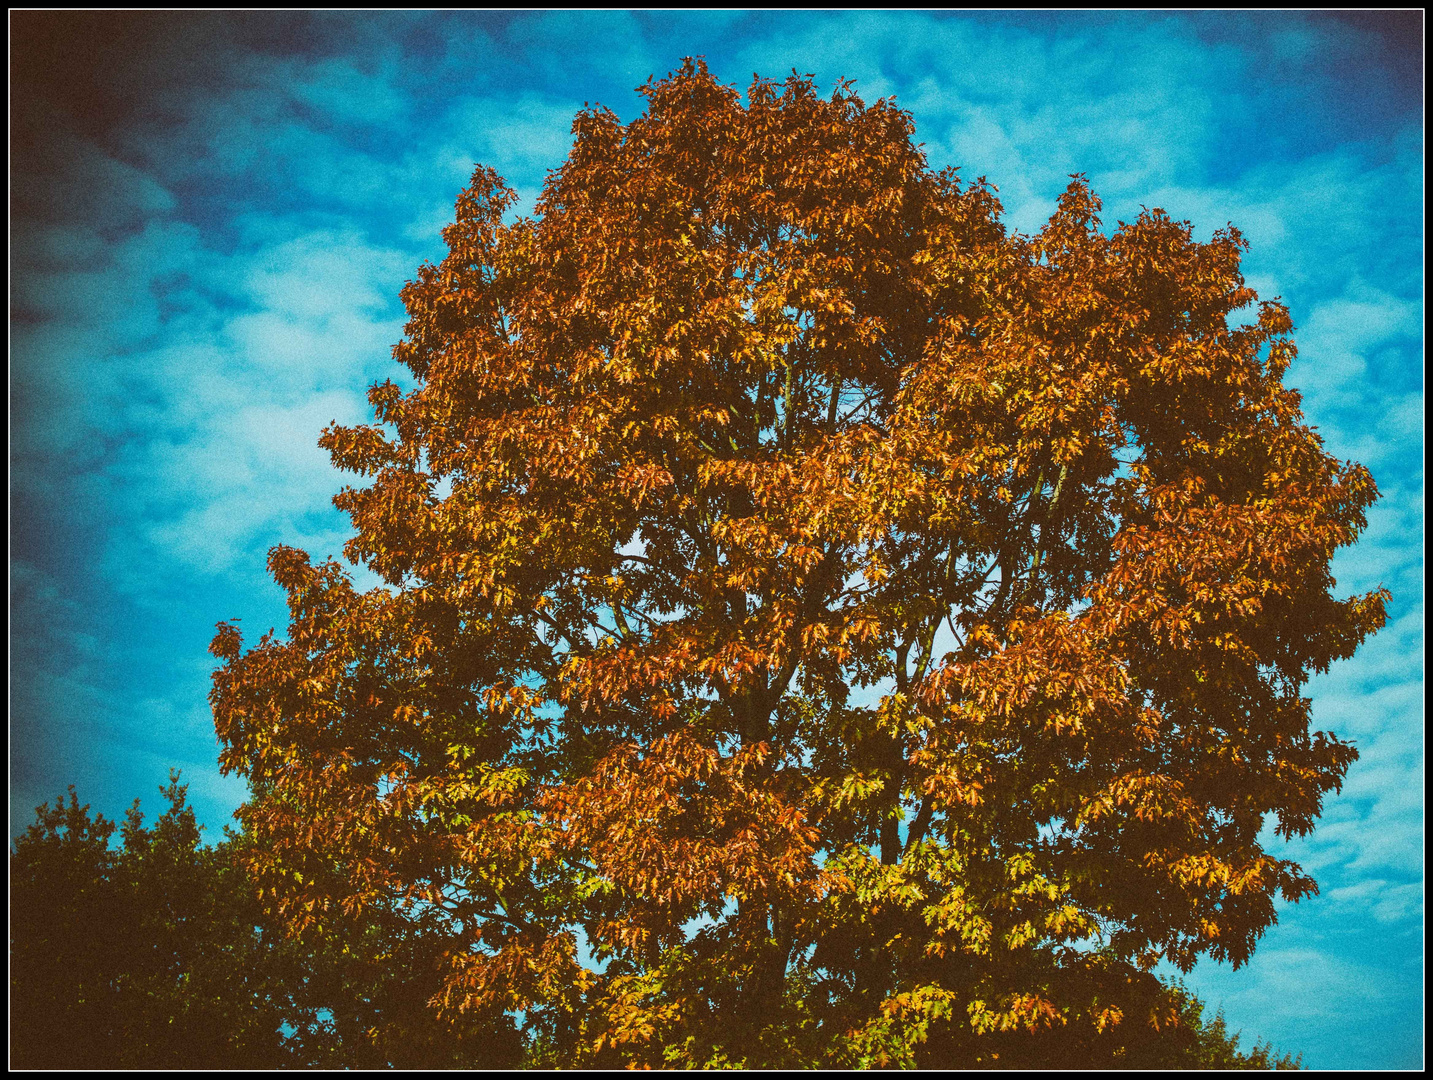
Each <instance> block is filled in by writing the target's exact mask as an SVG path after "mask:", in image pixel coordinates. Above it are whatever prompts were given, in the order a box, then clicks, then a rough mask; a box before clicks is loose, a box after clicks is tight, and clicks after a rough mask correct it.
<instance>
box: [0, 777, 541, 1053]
mask: <svg viewBox="0 0 1433 1080" xmlns="http://www.w3.org/2000/svg"><path fill="white" fill-rule="evenodd" d="M160 791H161V793H162V794H163V795H164V797H165V799H166V800H168V803H169V808H168V810H166V811H165V813H164V814H163V815H161V816H160V818H159V819H158V820H157V821H156V822H155V824H154V826H153V828H146V827H145V825H144V818H143V815H142V814H141V813H140V811H139V802H138V800H136V801H135V804H134V806H133V807H131V809H130V810H129V811H128V813H127V814H126V815H125V821H124V824H123V825H122V826H120V827H119V834H120V838H121V840H122V843H121V844H120V845H118V846H114V845H112V843H111V841H112V840H113V838H114V834H115V832H116V826H115V823H114V822H111V821H108V820H106V819H105V818H104V817H103V816H102V815H99V814H96V815H94V816H93V817H91V816H90V813H89V807H88V806H86V805H81V804H80V802H79V799H78V797H77V796H76V794H75V790H74V788H73V787H71V788H70V791H69V800H68V802H66V800H65V799H64V798H63V797H61V798H59V799H56V800H55V803H54V805H53V806H51V805H49V804H46V805H43V806H40V807H38V808H37V811H36V821H35V822H34V823H33V824H32V825H31V826H30V827H29V828H28V829H27V830H26V832H25V834H24V835H23V836H21V837H20V838H19V839H17V840H16V841H15V844H14V850H13V852H12V854H11V859H10V866H11V869H10V877H11V894H10V896H11V901H10V904H11V906H10V957H11V967H10V991H11V993H10V1002H11V1006H10V1008H11V1013H10V1020H11V1060H12V1064H13V1065H15V1066H16V1067H20V1068H274V1067H279V1066H292V1067H303V1066H324V1067H334V1068H344V1067H349V1068H381V1067H400V1068H404V1067H406V1068H416V1067H444V1066H454V1065H460V1064H464V1063H467V1062H469V1061H471V1060H474V1059H480V1060H486V1061H493V1062H495V1063H502V1064H509V1063H512V1062H514V1061H515V1060H516V1057H517V1054H518V1044H517V1040H516V1034H515V1032H513V1031H511V1030H508V1031H507V1032H506V1037H505V1033H504V1032H503V1031H498V1030H494V1029H493V1028H492V1026H491V1025H487V1026H484V1025H482V1024H480V1023H477V1022H472V1023H467V1024H466V1025H465V1024H462V1023H457V1024H454V1023H449V1022H447V1021H445V1020H442V1019H440V1018H439V1017H438V1016H437V1015H436V1014H435V1013H434V1012H433V1011H432V1010H430V1009H428V1008H427V1003H428V999H429V998H430V997H432V996H433V994H435V993H436V992H437V990H438V988H439V972H438V969H437V966H436V963H435V961H434V960H433V958H432V957H431V956H430V955H427V954H425V953H424V946H423V943H422V941H421V939H420V938H419V937H418V936H416V935H414V934H413V933H411V932H409V931H408V929H407V928H406V927H405V926H404V925H403V924H402V922H401V920H397V919H395V918H393V917H391V913H390V916H389V917H387V918H384V917H382V913H370V916H369V918H368V919H367V920H366V921H365V922H364V923H363V924H361V925H360V924H359V923H357V922H350V923H348V924H345V925H344V926H342V927H341V928H340V929H341V931H342V932H332V931H330V932H328V933H325V934H322V935H320V934H317V933H313V934H309V935H307V936H306V937H305V938H304V939H303V940H294V939H290V938H288V937H286V936H285V935H284V933H283V932H282V930H280V929H279V928H278V927H277V926H276V925H275V924H274V923H273V921H272V920H270V919H269V918H267V917H266V915H265V914H264V911H263V907H262V905H261V903H260V896H259V890H258V887H257V886H256V885H255V884H254V883H253V882H252V881H251V880H250V878H249V877H248V876H247V874H246V872H245V871H244V870H243V869H242V864H241V861H240V856H242V855H252V847H253V844H254V841H253V837H252V835H250V834H248V833H247V832H244V833H235V832H232V831H230V830H226V835H225V838H224V840H223V842H221V843H220V844H218V845H216V846H212V847H206V846H204V845H203V844H202V843H201V829H202V827H201V826H200V825H199V824H198V823H197V821H196V820H195V816H194V810H193V808H192V807H190V806H189V805H188V802H187V799H186V792H187V785H185V784H181V783H179V776H178V773H175V772H171V774H170V780H169V784H168V785H166V786H163V787H161V788H160ZM508 1028H509V1029H511V1024H508Z"/></svg>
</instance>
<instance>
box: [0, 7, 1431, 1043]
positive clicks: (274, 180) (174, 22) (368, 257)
mask: <svg viewBox="0 0 1433 1080" xmlns="http://www.w3.org/2000/svg"><path fill="white" fill-rule="evenodd" d="M11 20H12V94H13V95H14V100H15V112H14V117H15V120H14V126H13V128H12V172H11V184H12V211H13V216H12V231H11V240H12V256H11V258H12V263H11V266H12V275H13V283H12V316H11V377H10V419H11V444H10V455H11V456H10V463H11V474H10V512H11V562H10V588H11V627H12V629H11V641H10V664H11V728H10V732H11V757H10V778H11V802H10V808H11V815H12V817H11V833H12V835H13V834H14V833H16V832H17V831H19V830H21V829H23V827H24V825H25V824H26V823H27V822H28V821H29V820H30V819H31V817H32V808H33V807H34V806H36V805H38V804H39V803H40V802H42V801H44V800H46V799H49V798H52V797H53V796H54V795H55V794H57V793H58V792H60V791H63V790H64V787H65V785H66V784H69V783H74V784H76V785H77V787H78V790H79V793H80V796H81V798H82V799H84V800H87V801H89V802H90V803H92V804H93V805H94V806H95V807H96V808H98V809H100V810H102V811H103V812H105V813H106V814H107V815H109V816H117V815H118V814H120V813H121V812H122V811H123V808H124V807H125V806H127V805H128V803H129V802H130V801H131V800H132V799H133V798H134V797H135V796H136V795H143V796H144V797H145V804H146V807H147V808H150V809H151V812H153V810H154V809H155V808H156V806H157V803H159V802H160V800H158V799H157V792H156V787H157V785H158V784H160V783H161V782H162V781H163V780H164V779H165V777H166V775H167V770H168V769H169V767H170V766H179V767H181V768H182V769H183V770H184V776H185V778H186V779H187V780H188V781H189V782H190V785H191V786H190V797H191V800H192V801H193V802H194V804H195V806H196V808H197V810H198V812H199V814H200V818H201V820H202V821H204V822H206V823H207V825H208V827H209V830H210V835H211V836H215V837H217V835H218V832H219V830H220V828H221V827H222V825H223V824H224V823H225V822H226V821H228V820H229V815H230V813H231V812H232V811H233V809H234V808H235V807H236V806H237V805H238V803H239V802H240V801H241V800H242V799H243V797H244V794H245V792H244V788H243V786H242V783H241V782H240V781H238V780H236V779H234V778H232V777H231V778H223V777H220V776H219V774H218V770H217V767H216V766H215V764H214V762H215V756H216V754H217V745H216V742H215V739H214V734H213V727H212V721H211V718H210V715H209V711H208V706H207V702H206V699H205V695H206V693H207V690H208V678H209V673H210V671H211V670H212V667H213V661H212V659H211V658H210V657H209V656H208V654H207V653H206V651H205V647H206V645H207V644H208V641H209V639H210V637H211V636H212V634H213V629H214V624H215V622H217V621H218V620H220V619H227V618H230V617H235V616H238V617H242V619H243V624H242V625H243V626H244V627H246V628H247V636H248V637H249V638H250V639H251V640H252V639H253V638H255V637H257V635H258V634H259V633H261V632H262V631H263V630H265V629H267V628H268V627H270V626H277V627H278V628H280V629H281V630H282V628H283V626H284V614H285V612H284V608H283V603H282V596H281V593H280V591H279V589H278V587H277V586H275V585H274V584H273V583H272V582H271V581H270V580H269V579H268V578H267V575H266V574H265V572H264V556H265V552H266V551H267V549H268V548H269V547H270V546H271V545H272V544H274V543H278V542H283V543H288V544H294V545H298V546H300V547H304V548H306V549H308V550H309V551H310V552H312V553H313V554H314V555H315V556H317V557H323V556H327V555H337V554H338V553H339V547H340V545H341V544H342V542H343V540H344V539H345V537H346V535H347V529H346V525H347V522H346V519H345V518H343V517H342V516H341V515H339V514H338V512H337V511H335V510H333V509H332V507H331V506H330V503H329V499H330V497H331V496H332V494H333V493H334V492H335V491H336V490H337V489H338V487H339V486H340V485H341V484H342V483H344V482H345V479H346V478H345V477H343V476H342V475H341V474H338V473H337V472H335V471H334V470H333V468H332V467H331V466H330V465H329V464H328V460H327V455H325V454H324V453H323V452H322V451H320V450H319V449H318V448H317V446H316V445H315V442H316V439H317V437H318V434H319V431H320V429H321V428H322V427H323V426H325V425H326V424H327V423H329V422H330V421H332V420H338V421H339V422H342V423H354V422H361V421H362V420H364V419H366V418H367V406H366V403H365V400H364V389H365V387H366V385H367V384H368V383H369V382H371V381H373V380H374V379H377V378H383V377H388V376H390V375H393V376H395V377H396V374H397V372H396V370H395V369H396V366H395V365H394V364H393V362H392V361H391V359H390V358H389V349H390V347H391V346H392V345H393V343H394V342H396V341H397V340H398V339H399V337H400V336H401V332H402V322H403V318H402V309H401V306H400V304H399V302H398V290H399V289H400V287H401V286H402V285H403V283H404V281H405V280H407V279H408V278H409V277H411V276H412V275H413V273H414V271H415V270H416V268H417V266H418V265H419V263H420V262H422V261H423V260H424V259H433V260H435V261H436V260H437V259H439V258H440V257H441V255H442V253H443V248H442V244H441V240H440V238H439V229H440V228H441V227H442V226H443V225H444V224H445V223H446V222H448V221H449V220H451V217H452V205H453V199H454V197H455V196H456V194H457V192H458V191H459V190H460V188H461V187H462V186H463V185H464V183H465V182H466V181H467V178H468V176H469V175H470V173H471V172H472V169H473V165H474V163H475V162H482V163H484V164H488V165H492V166H494V167H495V168H497V169H498V171H499V172H500V173H502V174H503V175H504V176H505V177H506V178H507V180H508V182H509V183H510V184H512V185H513V186H514V187H515V188H516V189H517V190H518V192H519V193H520V194H521V195H522V197H523V208H524V209H525V210H528V209H530V208H531V206H532V203H533V199H534V197H535V196H536V194H537V192H538V190H539V189H540V188H541V185H542V181H543V177H544V175H545V173H546V171H547V170H548V169H551V168H554V167H556V166H557V165H559V164H560V163H561V161H562V160H563V158H564V156H565V154H566V151H567V147H568V145H569V143H570V136H569V130H568V129H569V125H570V123H571V120H572V117H573V114H574V113H575V112H576V111H577V110H578V109H579V108H581V107H582V105H583V104H584V103H585V102H601V103H602V104H604V105H607V106H609V107H611V108H612V109H614V110H615V111H616V112H617V113H618V115H619V116H620V117H621V118H622V119H623V120H624V121H626V120H630V119H632V118H633V117H634V116H635V115H637V113H638V112H639V110H640V107H641V101H642V99H641V98H640V96H639V95H638V94H637V93H636V92H635V88H636V87H637V86H638V85H640V84H641V83H643V82H644V81H645V80H646V79H647V78H648V77H649V76H653V75H655V76H657V77H658V78H660V77H661V76H663V75H665V74H666V73H668V72H669V71H671V70H672V69H674V68H675V67H677V66H678V65H679V64H680V61H681V58H682V57H683V56H687V55H702V56H705V57H706V58H707V62H708V64H709V66H710V68H711V70H712V71H713V73H714V74H715V75H716V76H717V77H718V78H719V79H721V80H722V81H724V82H727V83H731V84H735V85H736V86H737V87H738V88H740V89H742V90H745V88H746V87H747V86H748V85H749V83H750V81H751V78H752V75H753V73H760V74H761V75H762V76H765V77H771V78H776V79H780V78H782V77H784V76H785V75H787V74H789V73H790V72H791V70H792V69H793V68H795V69H797V70H798V71H800V72H802V73H807V72H809V73H812V74H813V75H815V77H816V79H817V81H818V83H819V84H820V85H822V86H823V87H827V88H829V87H830V86H831V84H832V83H833V82H834V81H835V80H836V79H837V78H841V77H848V78H853V79H855V80H856V88H857V90H858V92H860V93H861V94H862V95H863V96H864V97H866V98H867V100H870V99H873V98H876V97H881V96H886V95H892V94H893V95H895V97H896V100H897V102H898V103H899V104H900V105H901V106H902V107H904V108H906V109H908V110H910V112H911V113H912V114H913V116H914V118H915V123H916V138H917V139H918V140H920V141H923V142H924V143H925V150H926V153H927V155H928V158H929V160H930V163H931V165H932V166H934V167H937V168H939V167H943V166H946V165H959V166H960V167H961V168H962V173H963V175H965V176H967V177H970V178H974V177H976V176H981V175H983V176H986V177H988V178H989V180H990V181H991V182H992V183H994V184H996V185H997V186H998V188H999V191H1000V198H1001V200H1002V202H1003V203H1004V206H1005V210H1006V220H1007V221H1008V222H1009V223H1010V224H1011V225H1012V226H1014V227H1016V228H1019V229H1021V230H1023V231H1032V230H1034V229H1036V228H1038V227H1039V225H1040V224H1041V223H1042V222H1043V221H1044V219H1045V218H1046V217H1047V216H1048V215H1049V213H1050V212H1051V211H1052V210H1053V209H1054V205H1055V198H1056V196H1057V195H1058V194H1059V192H1060V191H1061V190H1062V189H1063V187H1064V186H1065V184H1066V183H1067V182H1068V174H1070V173H1074V172H1084V173H1086V174H1088V176H1089V178H1090V180H1091V183H1092V185H1093V186H1094V188H1095V190H1096V192H1097V193H1098V194H1099V195H1100V196H1101V197H1102V198H1103V199H1104V203H1105V214H1104V218H1105V221H1106V223H1107V224H1109V225H1113V224H1114V223H1115V222H1116V221H1117V220H1129V219H1131V218H1133V217H1134V216H1135V215H1137V214H1138V212H1139V208H1140V206H1141V205H1144V206H1150V207H1153V206H1160V207H1163V208H1164V209H1165V210H1167V211H1168V212H1169V213H1170V214H1171V215H1172V216H1174V217H1175V218H1177V219H1188V220H1190V221H1191V222H1192V223H1193V225H1194V228H1195V235H1196V237H1197V238H1199V239H1202V240H1207V239H1208V238H1209V237H1210V235H1211V234H1212V233H1213V231H1214V230H1215V229H1217V228H1219V227H1221V226H1223V225H1224V224H1225V223H1226V222H1230V221H1232V222H1233V223H1234V224H1236V225H1238V226H1239V227H1240V228H1241V229H1242V230H1243V232H1244V234H1245V236H1246V237H1247V239H1248V240H1249V243H1250V250H1249V252H1248V254H1247V257H1246V261H1245V272H1246V276H1247V278H1248V280H1249V283H1250V284H1251V285H1253V286H1254V287H1255V288H1256V289H1258V290H1259V292H1260V294H1261V295H1262V296H1266V297H1274V296H1281V297H1282V298H1283V299H1284V301H1285V302H1286V303H1288V304H1289V306H1290V307H1291V309H1292V313H1293V317H1294V321H1295V324H1296V327H1297V333H1296V336H1297V340H1298V342H1299V347H1300V357H1299V359H1298V361H1297V362H1296V363H1295V364H1294V366H1293V367H1292V368H1291V369H1290V371H1289V374H1288V376H1287V381H1288V382H1290V383H1291V384H1292V385H1294V386H1296V387H1298V388H1299V389H1300V390H1301V391H1302V392H1303V395H1304V407H1305V411H1306V413H1307V416H1308V418H1309V420H1310V422H1312V423H1313V424H1315V425H1317V427H1318V429H1319V431H1320V432H1321V433H1322V435H1323V437H1324V439H1325V441H1326V443H1327V446H1328V447H1329V449H1330V450H1331V452H1333V453H1335V454H1336V455H1338V456H1340V457H1346V458H1354V459H1356V460H1358V461H1361V462H1363V463H1364V464H1366V465H1368V466H1369V468H1370V469H1372V471H1373V474H1374V477H1375V479H1376V480H1377V482H1378V485H1379V487H1380V489H1381V491H1382V494H1383V497H1382V499H1381V500H1380V502H1379V503H1378V504H1377V505H1376V506H1375V508H1374V509H1373V511H1372V512H1371V514H1370V520H1369V527H1368V530H1367V532H1366V533H1365V534H1364V536H1363V538H1362V539H1361V540H1360V542H1359V543H1358V544H1357V545H1356V546H1354V547H1352V548H1350V549H1346V550H1344V551H1343V552H1341V553H1340V554H1339V556H1338V557H1337V559H1336V562H1335V567H1334V572H1335V574H1336V576H1337V579H1338V591H1339V592H1340V594H1343V595H1347V594H1348V593H1351V592H1355V591H1363V590H1367V589H1370V588H1374V587H1376V586H1378V585H1379V584H1383V585H1386V586H1387V587H1388V588H1390V589H1391V590H1392V592H1393V602H1392V604H1391V606H1390V609H1389V610H1390V617H1389V623H1388V626H1387V627H1386V628H1385V629H1384V630H1383V632H1382V633H1380V634H1379V635H1377V637H1375V638H1374V639H1372V640H1371V641H1370V642H1368V643H1367V644H1365V646H1364V647H1363V649H1362V650H1361V651H1360V652H1359V654H1358V655H1357V656H1356V657H1354V658H1353V659H1352V660H1349V661H1345V662H1343V663H1341V664H1339V665H1337V666H1336V667H1335V668H1334V669H1333V670H1332V671H1330V672H1329V673H1328V674H1327V675H1323V676H1319V677H1317V678H1315V679H1314V680H1312V682H1311V683H1310V689H1309V691H1308V692H1309V693H1310V694H1311V696H1312V697H1313V699H1314V716H1315V719H1316V722H1317V725H1318V726H1319V727H1320V728H1324V729H1330V730H1333V731H1334V732H1336V733H1338V734H1339V735H1340V736H1343V737H1346V738H1352V739H1353V740H1354V741H1355V742H1356V744H1357V745H1358V747H1359V751H1360V754H1361V758H1360V760H1359V761H1358V762H1357V763H1356V764H1355V765H1354V766H1353V768H1352V769H1351V770H1350V773H1349V776H1348V780H1347V783H1346V784H1345V786H1344V789H1343V791H1342V793H1341V794H1340V795H1338V796H1337V797H1335V798H1331V799H1330V800H1329V801H1328V802H1327V804H1326V808H1325V813H1324V816H1323V819H1322V821H1321V824H1320V825H1319V827H1318V829H1317V831H1316V832H1315V833H1314V834H1313V835H1312V836H1311V837H1309V838H1307V839H1305V840H1302V841H1297V842H1295V843H1293V844H1290V845H1288V846H1287V848H1285V847H1284V845H1283V844H1282V842H1277V843H1275V845H1274V846H1275V850H1276V851H1278V853H1280V854H1284V855H1286V857H1292V858H1295V859H1298V860H1299V861H1301V862H1302V863H1303V864H1304V865H1305V866H1306V867H1308V868H1310V869H1311V870H1312V872H1313V873H1314V874H1315V876H1316V877H1317V879H1318V881H1319V883H1320V885H1321V886H1322V890H1323V891H1322V894H1321V895H1320V896H1318V897H1317V898H1313V899H1310V900H1306V901H1305V902H1303V903H1302V904H1299V905H1294V906H1285V907H1283V908H1282V909H1281V911H1280V921H1279V924H1278V926H1276V927H1275V928H1274V929H1272V930H1271V931H1270V932H1269V933H1268V934H1267V935H1266V936H1265V937H1264V939H1263V941H1262V942H1261V944H1260V946H1259V949H1258V951H1257V952H1256V954H1255V957H1254V959H1253V961H1252V962H1251V963H1250V964H1249V965H1248V966H1246V967H1245V968H1242V969H1240V970H1239V971H1237V972H1234V971H1231V970H1230V969H1229V968H1228V967H1227V966H1224V967H1221V966H1219V965H1215V964H1213V963H1206V964H1203V965H1201V966H1200V967H1198V968H1196V970H1195V972H1194V974H1193V975H1192V976H1191V977H1190V978H1189V979H1188V980H1187V981H1188V983H1189V985H1190V986H1191V987H1192V988H1193V989H1195V990H1196V991H1197V992H1198V993H1199V994H1200V995H1201V996H1202V997H1204V998H1205V999H1206V1001H1208V1002H1209V1003H1210V1006H1211V1009H1212V1008H1213V1007H1215V1006H1218V1005H1222V1006H1223V1007H1224V1009H1225V1012H1226V1015H1227V1017H1228V1019H1229V1021H1230V1025H1231V1027H1232V1028H1235V1029H1238V1028H1242V1029H1243V1030H1244V1031H1245V1033H1246V1035H1245V1043H1246V1045H1247V1043H1248V1042H1249V1041H1250V1037H1251V1036H1258V1037H1260V1038H1264V1039H1270V1040H1272V1041H1273V1042H1274V1044H1275V1045H1276V1047H1278V1048H1280V1049H1284V1050H1291V1051H1300V1050H1302V1051H1303V1052H1304V1053H1305V1058H1304V1061H1305V1064H1307V1065H1310V1066H1315V1067H1324V1068H1334V1067H1352V1068H1371V1067H1380V1066H1382V1067H1400V1066H1401V1067H1418V1066H1420V1065H1421V1064H1422V1060H1423V1053H1422V1020H1421V1017H1422V1012H1423V1009H1422V1005H1423V1002H1422V974H1423V972H1422V952H1423V932H1422V923H1423V854H1422V850H1423V794H1422V792H1423V736H1422V715H1423V708H1422V700H1423V554H1422V552H1423V539H1424V536H1423V484H1424V478H1423V443H1424V439H1423V431H1424V428H1423V363H1422V359H1423V301H1422V297H1423V269H1422V267H1423V242H1422V234H1423V220H1422V217H1423V207H1422V188H1423V110H1422V56H1423V52H1422V16H1421V14H1420V13H1417V12H1412V13H1408V12H1403V13H1391V14H1390V13H1384V14H1344V15H1326V14H1301V13H1261V14H1245V13H1207V14H1194V15H1178V16H1168V15H1163V14H1095V15H1090V14H1083V13H1044V12H1027V13H999V12H994V13H985V14H975V15H965V14H957V15H943V14H925V13H902V14H890V13H872V12H867V13H862V12H842V13H792V12H785V13H743V12H721V13H704V14H703V13H697V14H692V13H670V12H639V13H621V12H602V13H592V12H553V13H546V14H541V13H539V14H527V13H523V14H510V13H470V14H447V15H442V14H438V15H434V14H412V15H410V14H334V13H322V14H309V15H303V14H298V15H287V14H273V13H260V14H221V15H211V14H194V13H191V14H148V15H132V14H130V15H99V16H96V15H82V14H75V13H70V14H61V15H47V16H40V17H37V16H35V15H25V14H19V15H17V14H13V13H12V16H11ZM360 580H361V581H362V580H368V579H366V578H364V576H363V575H360ZM1280 849H1282V850H1280Z"/></svg>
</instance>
